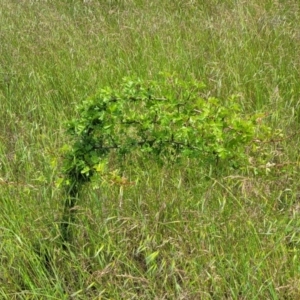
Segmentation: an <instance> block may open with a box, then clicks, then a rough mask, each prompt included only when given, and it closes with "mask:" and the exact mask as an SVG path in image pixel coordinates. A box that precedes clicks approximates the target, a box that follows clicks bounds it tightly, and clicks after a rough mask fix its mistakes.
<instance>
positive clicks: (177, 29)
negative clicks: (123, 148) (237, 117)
mask: <svg viewBox="0 0 300 300" xmlns="http://www.w3.org/2000/svg"><path fill="white" fill-rule="evenodd" d="M299 10H300V6H299V4H298V1H296V0H290V1H285V2H278V1H258V0H251V1H247V2H245V1H241V0H239V1H233V0H227V1H217V0H214V1H206V2H203V1H167V0H161V1H143V0H135V1H134V0H119V1H112V0H111V1H95V0H84V1H82V0H72V1H65V0H64V1H61V0H53V1H31V0H28V1H10V0H3V1H2V3H1V7H0V28H1V32H0V37H1V44H0V111H1V118H0V126H1V128H2V131H1V134H0V189H1V197H0V201H1V211H0V216H1V217H0V240H1V243H0V251H1V256H0V298H1V299H298V298H299V297H300V288H299V286H300V273H299V268H300V264H299V255H300V251H299V244H300V235H299V225H300V224H299V213H300V209H299V200H300V188H299V151H298V148H299V137H298V136H299V122H300V101H299V94H300V88H299V69H300V66H299V64H300V61H299V55H298V53H297V51H298V49H299V47H300V17H299V16H300V14H299V12H300V11H299ZM161 71H162V72H164V73H169V74H176V76H177V78H179V79H180V80H182V81H189V80H197V81H199V82H204V83H205V85H206V87H207V88H206V90H205V91H204V92H203V94H202V95H201V97H203V98H204V99H206V98H209V97H217V98H218V99H220V101H222V99H228V97H229V96H230V95H233V94H234V95H237V98H236V99H238V102H239V105H240V107H241V109H242V110H243V113H244V114H245V115H248V116H256V115H257V118H256V123H257V124H261V125H262V126H266V127H265V128H267V127H269V128H270V129H269V132H266V135H267V136H268V137H272V136H273V138H268V139H263V138H262V139H259V140H256V141H255V142H253V144H251V145H249V146H248V148H247V149H246V150H245V154H246V155H247V161H248V162H247V167H245V168H237V169H233V168H229V169H228V168H222V169H221V168H220V169H215V168H210V166H209V165H208V166H207V165H206V166H203V165H202V164H200V163H199V161H198V160H197V158H193V159H187V158H186V159H183V160H182V161H181V162H180V163H177V164H172V163H169V164H161V163H160V162H159V161H153V159H152V160H150V159H149V158H148V156H147V155H145V153H134V154H133V155H129V156H127V158H126V159H125V160H123V161H122V163H121V164H120V162H119V161H118V159H117V158H116V157H115V156H114V155H113V153H111V155H110V156H109V159H108V166H109V171H108V172H111V173H109V176H107V177H105V178H106V179H107V180H106V181H104V182H103V181H101V182H100V181H99V182H97V180H94V181H93V183H92V184H91V185H87V186H85V187H84V188H83V191H82V192H81V197H80V199H78V201H77V203H76V206H74V207H73V208H72V211H73V212H74V218H72V219H70V220H69V221H70V222H71V223H70V226H71V227H72V233H73V239H72V243H69V244H67V245H65V246H64V247H62V243H61V230H60V229H61V222H62V216H63V213H64V212H63V209H64V208H63V201H64V199H65V196H66V195H65V194H64V192H62V191H61V189H60V188H59V187H58V184H57V183H59V182H60V181H61V178H60V176H61V170H62V164H63V153H62V152H61V151H60V149H61V148H62V147H63V145H65V144H69V143H70V137H69V136H68V135H67V134H66V131H65V129H66V126H65V122H66V121H69V120H70V119H72V118H76V117H78V116H77V111H76V107H77V106H78V105H80V104H81V103H82V101H83V100H85V99H88V98H89V97H91V96H93V95H95V94H96V92H97V90H98V89H99V87H103V86H111V87H112V88H113V89H114V88H117V87H118V86H120V84H121V82H122V78H123V77H128V76H129V77H139V78H141V79H143V80H145V81H150V80H155V81H159V80H160V77H159V76H160V75H159V74H160V72H161ZM224 101H225V100H224ZM258 112H259V114H257V113H258ZM255 153H256V154H255Z"/></svg>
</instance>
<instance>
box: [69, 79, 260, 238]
mask: <svg viewBox="0 0 300 300" xmlns="http://www.w3.org/2000/svg"><path fill="white" fill-rule="evenodd" d="M203 89H204V84H203V83H202V82H198V81H181V80H179V79H177V78H174V77H172V76H171V77H167V78H166V79H165V80H163V81H161V82H154V81H151V82H147V81H143V80H141V79H135V80H133V79H129V78H125V79H124V80H123V82H122V84H121V86H120V87H119V88H117V89H112V88H110V87H106V88H102V89H100V90H99V92H98V93H96V95H94V96H93V97H91V98H89V99H87V100H85V101H84V102H83V103H82V104H81V105H80V106H79V107H78V109H77V110H78V116H79V117H78V118H76V119H74V120H72V121H70V122H69V123H68V125H67V126H68V132H69V133H70V134H71V136H72V139H73V144H72V145H71V146H68V147H66V149H67V150H66V151H65V154H64V157H65V159H64V167H63V172H64V184H65V186H66V187H67V189H68V199H67V200H66V202H65V216H69V215H68V212H69V211H70V210H71V209H72V207H74V205H75V204H76V199H77V197H78V193H79V191H80V189H81V187H82V186H83V185H84V184H85V183H87V182H90V181H91V179H92V177H93V175H94V174H95V173H97V172H101V171H102V170H103V168H105V165H106V164H107V160H108V159H107V157H108V154H109V153H111V152H112V151H113V152H114V153H115V154H116V155H120V156H124V155H126V154H128V153H132V152H134V151H142V152H146V153H148V154H152V155H153V159H160V160H162V161H164V160H167V159H169V158H172V160H173V161H176V160H177V159H180V158H183V157H189V158H191V157H194V158H197V160H198V161H199V164H213V165H216V166H217V162H218V163H220V162H223V165H225V166H228V167H230V168H232V167H234V168H238V167H239V166H245V164H247V161H248V157H247V153H246V149H247V148H248V147H249V145H250V144H251V142H253V141H254V140H255V139H256V140H257V134H258V132H259V131H258V130H257V126H259V124H257V121H256V120H257V116H247V115H245V114H244V113H243V110H242V107H241V105H239V101H238V99H237V98H236V97H234V96H233V97H229V98H228V99H225V100H221V99H217V98H214V97H204V96H202V95H203ZM69 221H70V217H67V218H65V221H64V222H63V226H64V228H63V231H65V232H66V231H67V230H68V224H69ZM64 235H65V236H64V239H65V240H67V239H68V237H67V235H66V233H65V234H64Z"/></svg>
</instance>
